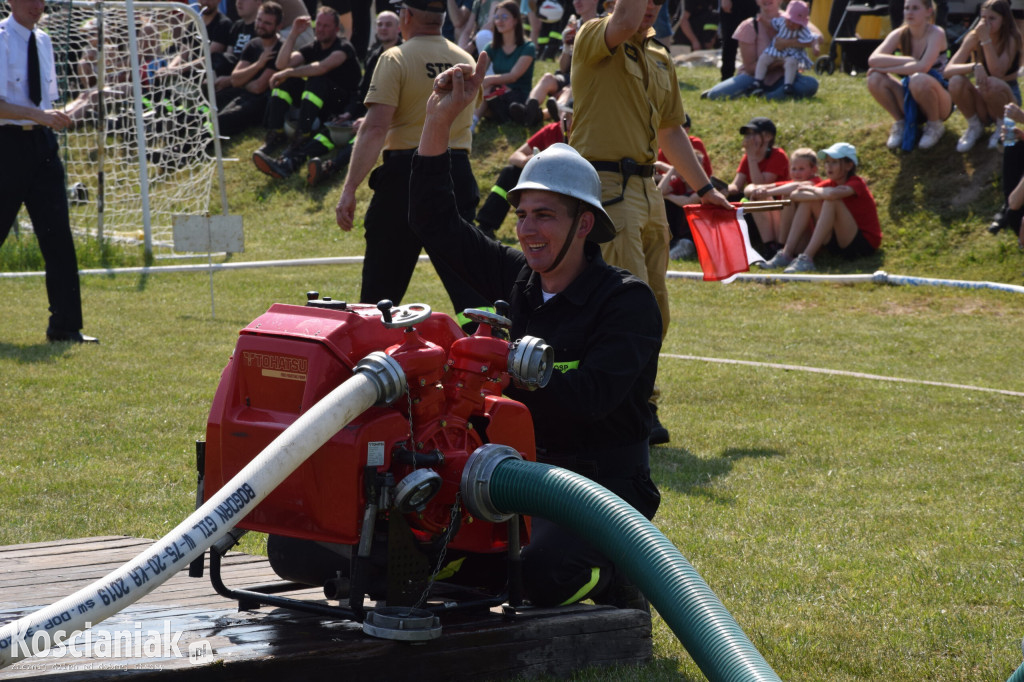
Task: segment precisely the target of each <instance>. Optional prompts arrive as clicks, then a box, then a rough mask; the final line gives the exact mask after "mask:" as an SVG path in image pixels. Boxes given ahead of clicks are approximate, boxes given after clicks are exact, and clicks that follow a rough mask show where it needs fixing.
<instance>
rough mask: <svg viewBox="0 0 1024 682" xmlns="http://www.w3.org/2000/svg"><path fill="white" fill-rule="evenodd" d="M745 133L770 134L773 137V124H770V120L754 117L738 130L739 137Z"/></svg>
mask: <svg viewBox="0 0 1024 682" xmlns="http://www.w3.org/2000/svg"><path fill="white" fill-rule="evenodd" d="M747 133H771V134H772V135H775V124H774V123H772V121H771V119H770V118H765V117H764V116H755V117H754V118H752V119H750V122H748V123H747V125H745V126H743V127H742V128H740V135H746V134H747Z"/></svg>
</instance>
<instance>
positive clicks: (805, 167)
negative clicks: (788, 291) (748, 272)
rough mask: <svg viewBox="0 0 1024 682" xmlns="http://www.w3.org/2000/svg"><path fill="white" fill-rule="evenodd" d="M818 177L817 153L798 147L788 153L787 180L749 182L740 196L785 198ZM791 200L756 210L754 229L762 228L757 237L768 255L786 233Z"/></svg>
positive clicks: (812, 184) (776, 250)
mask: <svg viewBox="0 0 1024 682" xmlns="http://www.w3.org/2000/svg"><path fill="white" fill-rule="evenodd" d="M820 179H821V178H819V177H818V155H817V154H815V153H814V150H813V149H808V148H807V147H801V148H800V149H797V150H796V151H795V152H793V155H792V156H791V157H789V180H776V181H775V182H769V183H767V184H764V185H758V184H755V183H750V184H748V185H747V186H746V187H744V188H743V196H744V197H746V198H747V199H749V200H750V201H766V200H770V199H788V198H789V197H790V195H791V194H793V192H794V191H795V190H796V189H797V188H798V187H813V186H814V185H815V183H816V182H818V181H819V180H820ZM794 210H795V208H794V206H793V204H790V205H789V206H786V207H784V208H783V209H782V210H779V211H765V212H763V213H758V216H760V220H759V221H758V223H757V225H758V229H760V230H762V234H761V239H762V243H764V245H765V250H766V251H769V252H770V253H769V257H770V256H773V255H775V254H776V253H778V251H779V249H781V248H782V245H783V244H785V243H786V237H787V236H789V226H790V225H791V224H792V223H793V211H794Z"/></svg>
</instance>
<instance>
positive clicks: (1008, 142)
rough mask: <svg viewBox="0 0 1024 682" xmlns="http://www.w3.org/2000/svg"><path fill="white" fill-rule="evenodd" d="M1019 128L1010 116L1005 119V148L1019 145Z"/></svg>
mask: <svg viewBox="0 0 1024 682" xmlns="http://www.w3.org/2000/svg"><path fill="white" fill-rule="evenodd" d="M1016 130H1017V126H1016V124H1015V123H1014V122H1013V119H1012V118H1010V117H1009V116H1006V117H1004V118H1003V147H1012V146H1013V145H1015V144H1017V133H1016Z"/></svg>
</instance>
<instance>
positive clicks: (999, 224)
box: [988, 204, 1024, 234]
mask: <svg viewBox="0 0 1024 682" xmlns="http://www.w3.org/2000/svg"><path fill="white" fill-rule="evenodd" d="M1022 215H1024V209H1020V208H1010V206H1009V204H1003V207H1002V208H1001V209H999V212H998V213H996V214H995V215H994V216H992V224H991V225H989V226H988V231H989V234H999V231H1000V230H1002V229H1004V228H1009V229H1011V230H1013V232H1014V234H1016V233H1018V232H1019V231H1020V219H1021V216H1022Z"/></svg>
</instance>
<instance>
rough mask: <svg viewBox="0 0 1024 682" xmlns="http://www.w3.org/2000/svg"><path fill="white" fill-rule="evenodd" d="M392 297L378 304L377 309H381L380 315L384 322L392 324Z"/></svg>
mask: <svg viewBox="0 0 1024 682" xmlns="http://www.w3.org/2000/svg"><path fill="white" fill-rule="evenodd" d="M392 305H393V304H392V303H391V299H389V298H385V299H384V300H383V301H381V302H380V303H378V304H377V310H379V311H380V316H381V318H383V320H384V324H391V307H392Z"/></svg>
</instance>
